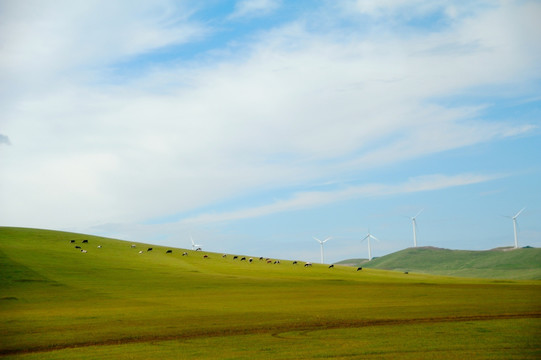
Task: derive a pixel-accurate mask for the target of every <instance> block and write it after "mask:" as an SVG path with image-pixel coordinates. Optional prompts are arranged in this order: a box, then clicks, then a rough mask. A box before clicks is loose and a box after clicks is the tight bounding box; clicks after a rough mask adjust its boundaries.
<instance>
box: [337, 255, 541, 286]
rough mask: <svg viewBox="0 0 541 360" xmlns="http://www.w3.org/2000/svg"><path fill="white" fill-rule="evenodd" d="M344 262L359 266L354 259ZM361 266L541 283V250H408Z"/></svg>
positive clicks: (364, 262)
mask: <svg viewBox="0 0 541 360" xmlns="http://www.w3.org/2000/svg"><path fill="white" fill-rule="evenodd" d="M341 263H349V264H357V261H356V260H355V259H350V260H345V261H343V262H341ZM358 263H359V264H362V266H364V267H367V268H372V269H382V270H395V271H413V272H418V273H426V274H434V275H448V276H464V277H479V278H489V279H515V280H541V249H539V248H519V249H512V248H501V249H494V250H487V251H469V250H449V249H440V248H434V247H418V248H409V249H405V250H402V251H398V252H395V253H392V254H389V255H386V256H382V257H379V258H375V259H373V260H372V261H370V262H369V263H367V262H366V260H362V259H359V260H358Z"/></svg>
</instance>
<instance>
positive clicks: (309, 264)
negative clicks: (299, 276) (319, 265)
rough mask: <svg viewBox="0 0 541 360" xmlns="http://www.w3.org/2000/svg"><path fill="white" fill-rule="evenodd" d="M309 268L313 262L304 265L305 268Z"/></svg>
mask: <svg viewBox="0 0 541 360" xmlns="http://www.w3.org/2000/svg"><path fill="white" fill-rule="evenodd" d="M307 266H312V263H311V262H307V263H306V264H304V267H307Z"/></svg>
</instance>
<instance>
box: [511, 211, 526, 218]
mask: <svg viewBox="0 0 541 360" xmlns="http://www.w3.org/2000/svg"><path fill="white" fill-rule="evenodd" d="M524 209H526V208H522V210H520V211H519V212H518V213H517V214H516V215H515V216H513V218H515V219H516V218H518V216H519V215H520V213H521V212H523V211H524Z"/></svg>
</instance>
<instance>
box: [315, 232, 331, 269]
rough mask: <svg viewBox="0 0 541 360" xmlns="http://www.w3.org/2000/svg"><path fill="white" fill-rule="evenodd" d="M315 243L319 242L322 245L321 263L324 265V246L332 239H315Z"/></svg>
mask: <svg viewBox="0 0 541 360" xmlns="http://www.w3.org/2000/svg"><path fill="white" fill-rule="evenodd" d="M313 238H314V240H315V241H317V242H319V244H320V245H321V263H322V264H323V244H325V243H326V242H327V241H329V240H331V239H332V238H331V237H330V236H329V237H328V238H326V239H325V240H319V239H318V238H317V237H313Z"/></svg>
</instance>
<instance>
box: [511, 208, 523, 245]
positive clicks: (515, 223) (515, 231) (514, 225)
mask: <svg viewBox="0 0 541 360" xmlns="http://www.w3.org/2000/svg"><path fill="white" fill-rule="evenodd" d="M524 209H526V208H522V210H520V211H519V212H518V213H517V214H516V215H515V216H513V217H511V219H513V230H514V233H515V249H516V248H518V239H517V218H518V216H519V215H520V213H521V212H523V211H524Z"/></svg>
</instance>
